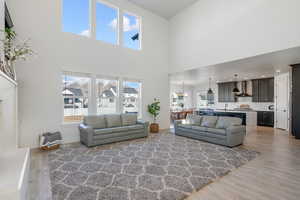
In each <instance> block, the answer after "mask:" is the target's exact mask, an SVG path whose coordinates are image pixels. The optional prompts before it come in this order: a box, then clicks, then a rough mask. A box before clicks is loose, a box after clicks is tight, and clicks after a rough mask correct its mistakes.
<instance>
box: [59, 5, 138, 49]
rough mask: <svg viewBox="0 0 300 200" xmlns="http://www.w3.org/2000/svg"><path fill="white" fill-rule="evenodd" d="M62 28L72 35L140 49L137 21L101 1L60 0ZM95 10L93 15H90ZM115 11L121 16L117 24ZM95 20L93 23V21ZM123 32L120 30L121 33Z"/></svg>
mask: <svg viewBox="0 0 300 200" xmlns="http://www.w3.org/2000/svg"><path fill="white" fill-rule="evenodd" d="M62 4H63V6H62V7H63V9H62V27H63V31H64V32H69V33H74V34H77V35H83V36H87V37H91V38H93V39H96V40H101V41H104V42H107V43H110V44H114V45H120V42H119V41H123V44H121V45H122V46H124V47H126V48H130V49H134V50H140V49H141V18H140V17H137V16H136V15H133V14H129V13H128V12H123V10H119V8H117V7H115V6H113V5H111V4H110V3H105V0H93V1H92V0H76V1H75V0H62ZM94 11H95V12H94ZM119 11H121V13H124V14H123V16H121V17H122V18H123V24H120V23H119V18H120V17H119V13H120V12H119ZM94 19H95V21H94ZM122 29H123V30H122Z"/></svg>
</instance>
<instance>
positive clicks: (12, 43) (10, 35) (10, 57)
mask: <svg viewBox="0 0 300 200" xmlns="http://www.w3.org/2000/svg"><path fill="white" fill-rule="evenodd" d="M4 33H5V38H4V39H3V40H1V42H2V44H3V47H4V57H5V64H2V67H1V70H2V71H4V72H5V73H6V74H8V75H9V76H10V77H11V78H13V79H15V70H14V66H13V64H14V62H16V61H17V60H26V58H27V56H30V55H33V54H34V52H33V51H32V50H31V48H30V46H29V44H28V40H25V41H19V40H18V38H17V34H16V32H15V31H14V30H13V29H11V28H6V29H5V30H4ZM2 68H3V69H2Z"/></svg>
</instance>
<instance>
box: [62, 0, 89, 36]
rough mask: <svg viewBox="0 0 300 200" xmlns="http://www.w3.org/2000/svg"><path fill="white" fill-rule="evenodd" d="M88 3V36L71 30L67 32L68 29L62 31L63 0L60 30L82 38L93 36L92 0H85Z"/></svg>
mask: <svg viewBox="0 0 300 200" xmlns="http://www.w3.org/2000/svg"><path fill="white" fill-rule="evenodd" d="M87 1H88V3H89V10H88V28H89V29H88V30H89V32H90V34H89V35H88V36H85V35H82V34H77V33H73V32H69V31H64V23H63V21H64V20H63V16H64V0H61V9H60V10H61V12H60V13H61V16H60V19H61V25H60V26H61V32H62V33H65V34H71V35H74V36H79V37H83V38H87V39H91V38H93V11H92V10H93V0H87Z"/></svg>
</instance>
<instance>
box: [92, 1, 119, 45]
mask: <svg viewBox="0 0 300 200" xmlns="http://www.w3.org/2000/svg"><path fill="white" fill-rule="evenodd" d="M118 17H119V11H118V9H117V8H113V7H111V6H108V5H106V4H104V3H102V2H97V4H96V23H97V24H96V39H97V40H102V41H104V42H108V43H111V44H118V43H119V41H118V27H119V22H118Z"/></svg>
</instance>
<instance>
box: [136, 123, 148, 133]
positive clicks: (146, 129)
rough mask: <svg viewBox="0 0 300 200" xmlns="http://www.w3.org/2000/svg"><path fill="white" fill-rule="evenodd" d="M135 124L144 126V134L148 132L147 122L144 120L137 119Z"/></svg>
mask: <svg viewBox="0 0 300 200" xmlns="http://www.w3.org/2000/svg"><path fill="white" fill-rule="evenodd" d="M137 124H140V125H143V126H144V131H145V134H146V135H148V134H149V122H144V121H141V120H138V121H137Z"/></svg>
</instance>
